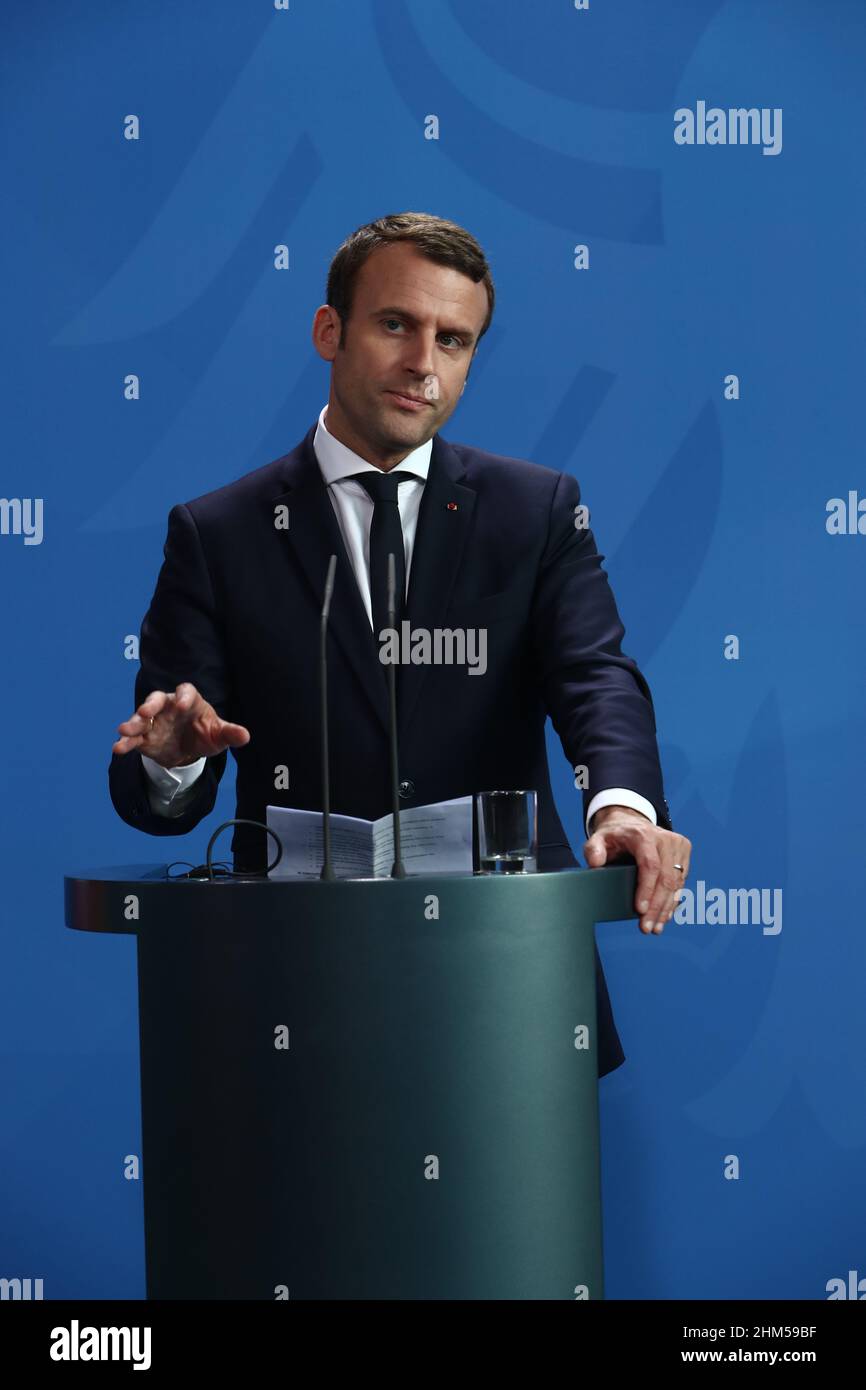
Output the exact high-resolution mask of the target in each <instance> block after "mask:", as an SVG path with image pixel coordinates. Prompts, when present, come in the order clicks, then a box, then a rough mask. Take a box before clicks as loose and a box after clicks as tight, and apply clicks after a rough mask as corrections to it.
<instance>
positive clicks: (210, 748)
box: [111, 681, 250, 767]
mask: <svg viewBox="0 0 866 1390" xmlns="http://www.w3.org/2000/svg"><path fill="white" fill-rule="evenodd" d="M117 732H118V733H119V734H121V735H122V737H121V738H119V739H118V740H117V742H116V743H115V744H114V745H113V747H112V750H111V751H112V753H129V752H130V751H131V750H132V749H133V748H137V749H139V751H140V752H142V753H146V754H147V756H148V757H149V758H153V761H154V762H155V763H159V764H160V766H161V767H183V766H185V765H189V764H190V763H194V762H196V761H197V760H198V759H199V758H212V757H213V756H214V755H215V754H216V753H222V752H224V751H225V749H226V748H242V747H243V745H244V744H245V743H249V741H250V732H249V729H245V728H244V726H243V725H242V724H230V723H229V722H228V720H226V719H220V717H219V715H218V714H217V712H216V710H215V709H214V707H213V705H209V704H208V702H207V700H206V699H205V698H204V696H203V695H200V694H199V692H198V691H197V690H196V688H195V686H194V685H191V684H190V683H189V681H182V682H181V684H180V685H179V686H178V687H177V689H176V690H175V692H174V694H173V695H172V694H170V693H168V692H167V691H165V690H152V691H151V693H150V694H149V695H148V697H147V699H146V700H145V701H144V703H143V704H140V705H139V707H138V709H137V710H136V711H135V714H134V715H133V716H132V718H131V719H127V720H125V721H124V723H123V724H118V726H117Z"/></svg>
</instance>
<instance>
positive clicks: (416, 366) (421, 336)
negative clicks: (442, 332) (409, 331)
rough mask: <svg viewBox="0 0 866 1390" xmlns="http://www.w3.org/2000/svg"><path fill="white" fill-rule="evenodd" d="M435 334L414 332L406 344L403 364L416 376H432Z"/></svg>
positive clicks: (433, 370)
mask: <svg viewBox="0 0 866 1390" xmlns="http://www.w3.org/2000/svg"><path fill="white" fill-rule="evenodd" d="M435 347H436V336H435V334H434V333H432V332H431V333H423V332H419V333H415V334H414V335H413V337H412V339H411V342H410V343H409V344H408V345H407V349H406V354H405V356H404V359H403V360H404V365H405V366H406V367H409V368H411V370H412V371H413V372H414V373H415V375H416V376H418V377H427V376H432V375H433V373H434V372H435V369H436V368H435V362H436V356H435Z"/></svg>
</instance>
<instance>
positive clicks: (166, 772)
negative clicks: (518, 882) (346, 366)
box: [141, 405, 657, 836]
mask: <svg viewBox="0 0 866 1390" xmlns="http://www.w3.org/2000/svg"><path fill="white" fill-rule="evenodd" d="M327 410H328V407H327V405H324V406H322V409H321V410H320V412H319V423H318V425H317V426H316V433H315V435H314V436H313V450H314V452H315V455H316V459H317V461H318V464H319V468H320V469H321V472H322V477H323V478H324V480H325V483H326V485H327V489H328V496H329V497H330V499H331V504H332V506H333V508H334V511H335V513H336V516H337V521H338V523H339V527H340V531H341V533H342V537H343V542H344V544H345V546H346V554H347V555H348V557H349V563H350V564H351V566H352V569H353V571H354V574H355V578H356V580H357V581H358V589H359V590H360V594H361V598H362V600H363V603H364V608H365V609H366V612H367V618H368V619H369V622H370V631H371V632H372V630H373V608H372V603H371V599H370V527H371V525H372V521H373V506H374V503H373V499H372V497H371V496H370V494H369V493H368V492H367V489H366V488H363V487H362V486H361V484H360V483H359V482H356V481H353V480H352V478H351V477H350V475H351V474H352V473H363V472H370V473H378V472H379V471H380V470H379V469H378V468H376V467H375V465H374V464H372V463H368V462H367V460H366V459H362V458H361V457H360V455H359V454H356V453H355V452H354V450H352V449H349V448H348V447H347V446H346V445H345V444H342V443H341V442H340V440H339V439H335V438H334V436H333V435H332V434H329V433H328V429H327V426H326V424H325V417H326V414H327ZM432 450H433V440H432V439H428V440H427V443H426V444H421V445H419V446H418V448H417V449H413V450H412V452H411V453H410V454H407V455H406V457H405V458H404V459H402V460H401V461H400V463H399V464H398V465H397V466H398V468H399V470H400V472H401V473H412V474H414V476H413V477H411V478H403V479H401V480H400V482H399V483H398V486H397V506H398V509H399V512H400V521H401V523H402V526H403V544H404V546H405V551H406V583H407V585H408V583H409V571H410V568H411V564H412V552H413V550H414V548H415V532H416V529H417V526H418V509H419V507H420V505H421V495H422V493H423V491H424V484H425V483H426V481H427V473H428V470H429V468H430V455H431V453H432ZM141 761H142V764H143V766H144V769H145V771H146V773H147V774H148V777H149V779H150V784H151V785H150V786H149V788H148V797H149V800H150V806H151V810H153V811H154V812H155V813H156V814H157V815H163V816H177V815H181V814H182V813H183V811H184V810H185V809H186V807H187V805H188V804H189V802H190V801H191V800H193V797H194V784H195V782H196V781H197V780H198V778H199V777H200V776H201V774H202V772H203V771H204V766H205V763H206V762H207V758H198V759H197V760H196V762H194V763H190V765H189V766H188V767H162V766H161V764H160V763H156V762H154V761H153V758H149V757H148V756H147V754H145V753H142V755H141ZM612 805H616V806H631V807H633V808H634V809H635V810H636V811H640V812H641V813H642V815H645V816H646V817H647V818H648V819H649V820H651V821H652V823H653V825H655V824H656V823H657V817H656V812H655V807H654V806H653V804H652V802H651V801H647V799H646V797H643V796H639V795H638V793H637V792H633V791H629V790H628V789H627V788H625V787H610V788H608V789H607V790H606V791H602V792H597V793H596V795H595V796H594V797H593V798H592V800H591V801H590V803H589V806H588V808H587V816H586V833H587V836H588V835H589V833H590V822H591V820H592V817H593V816H594V815H595V813H596V811H599V810H601V808H602V806H612Z"/></svg>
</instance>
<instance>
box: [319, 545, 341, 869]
mask: <svg viewBox="0 0 866 1390" xmlns="http://www.w3.org/2000/svg"><path fill="white" fill-rule="evenodd" d="M336 569H337V557H336V555H332V556H331V558H330V560H329V562H328V573H327V575H326V576H325V597H324V601H323V603H322V618H321V626H320V629H319V691H320V695H321V704H322V708H321V714H322V835H323V838H324V859H323V861H322V872H321V873H320V875H319V877H320V878H326V879H332V878H333V877H334V866H333V864H332V863H331V767H330V760H329V757H328V617H329V614H330V612H331V597H332V595H333V593H334V575H335V573H336Z"/></svg>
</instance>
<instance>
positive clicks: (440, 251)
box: [325, 212, 496, 355]
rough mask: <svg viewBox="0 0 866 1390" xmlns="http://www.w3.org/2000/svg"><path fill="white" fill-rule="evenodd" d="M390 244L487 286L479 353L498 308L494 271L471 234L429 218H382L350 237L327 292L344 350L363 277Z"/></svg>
mask: <svg viewBox="0 0 866 1390" xmlns="http://www.w3.org/2000/svg"><path fill="white" fill-rule="evenodd" d="M391 241H410V242H412V243H413V245H414V246H416V247H417V248H418V250H419V251H420V252H421V254H422V255H423V256H426V257H427V259H428V260H430V261H435V263H436V264H437V265H449V266H453V267H454V269H455V270H459V271H461V273H462V274H463V275H468V276H469V279H470V280H472V281H474V283H475V284H476V285H477V284H478V283H479V281H483V283H484V288H485V289H486V290H487V317H486V319H485V320H484V324H483V326H482V328H481V332H480V333H479V334H478V337H477V339H476V341H475V348H477V347H478V344H479V343H480V341H481V339H482V338H483V337H484V334H485V333H486V332H487V330H488V328H489V327H490V320H491V319H492V318H493V306H494V303H495V302H496V291H495V290H494V288H493V278H492V276H491V274H490V267H489V265H488V264H487V259H486V257H485V255H484V252H483V251H482V249H481V247H480V246H479V244H478V242H477V241H476V240H475V238H474V236H472V234H471V233H470V232H467V231H466V229H465V228H464V227H460V226H458V224H457V223H456V222H449V221H448V219H447V218H445V217H434V216H433V214H432V213H429V212H391V213H388V215H387V216H386V217H377V219H376V221H375V222H367V223H366V224H365V225H364V226H363V227H358V229H357V230H356V231H354V232H352V234H351V236H348V237H346V240H345V241H344V242H343V244H342V246H341V247H340V248H339V250H338V251H337V252H336V254H335V255H334V259H333V260H332V261H331V265H330V268H329V270H328V284H327V287H326V291H325V299H326V302H327V303H328V304H330V306H331V308H332V309H336V311H337V313H338V314H339V316H340V323H341V325H342V331H341V334H340V342H341V344H342V342H343V339H344V337H345V334H346V330H347V327H348V323H349V315H350V314H351V312H352V297H353V293H354V288H355V280H356V278H357V275H358V271H359V270H360V269H361V266H362V265H363V264H364V262H365V261H366V259H367V257H368V256H369V255H370V252H371V251H375V249H376V247H377V246H384V245H385V244H386V243H388V242H391ZM473 355H474V353H473Z"/></svg>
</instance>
